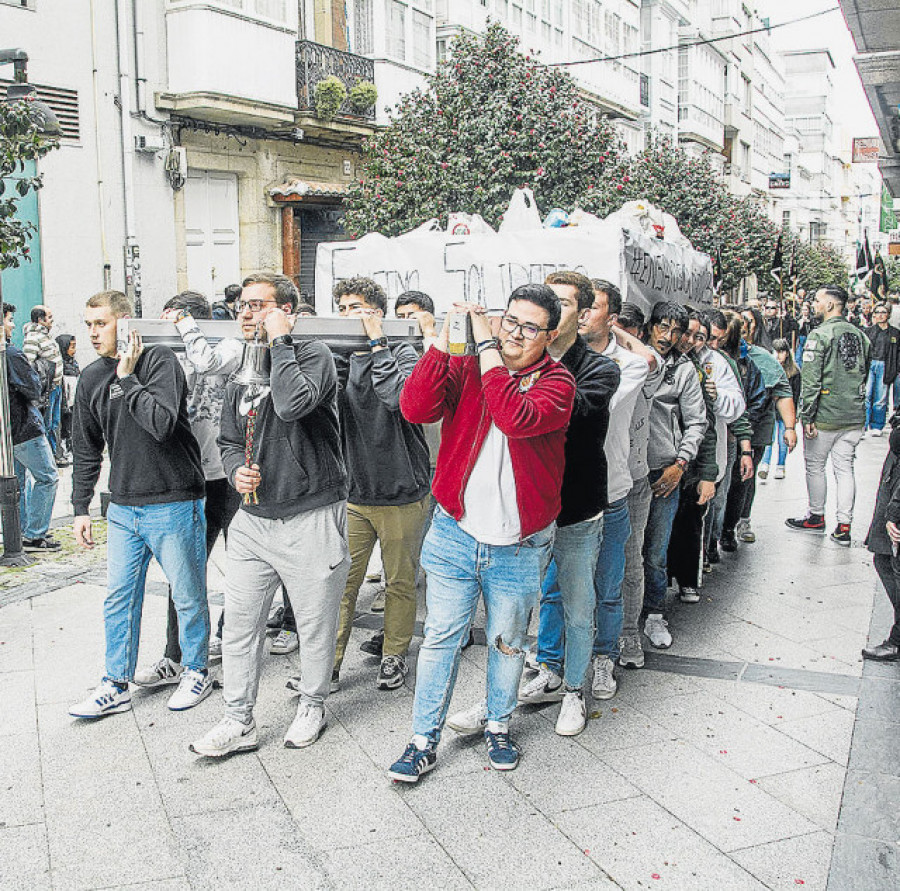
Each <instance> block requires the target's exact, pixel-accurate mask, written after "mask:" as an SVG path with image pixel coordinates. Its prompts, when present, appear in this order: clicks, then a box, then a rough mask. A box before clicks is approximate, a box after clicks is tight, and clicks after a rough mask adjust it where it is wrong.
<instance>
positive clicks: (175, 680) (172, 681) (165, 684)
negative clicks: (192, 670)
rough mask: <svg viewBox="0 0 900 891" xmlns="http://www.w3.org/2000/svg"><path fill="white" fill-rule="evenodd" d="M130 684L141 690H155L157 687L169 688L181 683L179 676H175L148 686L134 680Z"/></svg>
mask: <svg viewBox="0 0 900 891" xmlns="http://www.w3.org/2000/svg"><path fill="white" fill-rule="evenodd" d="M132 683H133V684H134V685H135V687H140V688H141V689H142V690H155V689H156V688H157V687H171V686H174V685H177V684H179V683H181V675H180V674H178V675H175V677H173V678H161V679H160V680H158V681H153V682H152V683H150V684H145V683H143V682H142V681H139V680H138V679H137V678H135V679H134V680H133V681H132Z"/></svg>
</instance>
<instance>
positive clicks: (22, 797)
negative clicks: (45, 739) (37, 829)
mask: <svg viewBox="0 0 900 891" xmlns="http://www.w3.org/2000/svg"><path fill="white" fill-rule="evenodd" d="M0 746H2V751H3V756H2V758H0V828H2V827H8V826H23V825H25V824H27V823H38V822H41V821H43V819H44V792H43V784H42V781H41V755H40V742H39V740H38V735H37V733H17V734H13V735H9V736H4V737H3V739H2V742H0Z"/></svg>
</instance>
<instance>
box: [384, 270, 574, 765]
mask: <svg viewBox="0 0 900 891" xmlns="http://www.w3.org/2000/svg"><path fill="white" fill-rule="evenodd" d="M560 311H561V310H560V303H559V299H558V298H557V296H556V295H555V294H554V293H553V291H552V290H551V289H550V288H549V287H547V286H546V285H524V286H522V287H521V288H517V289H516V290H515V291H513V293H512V295H511V297H510V299H509V303H508V305H507V308H506V312H505V314H504V316H503V318H502V319H501V322H500V336H499V337H498V338H494V337H493V335H492V333H491V328H490V324H489V322H488V319H487V317H486V316H485V315H484V308H483V307H480V306H475V305H473V304H458V305H456V306H455V307H454V313H465V314H468V315H469V317H470V319H471V322H472V333H473V335H474V339H475V342H476V352H477V355H475V356H450V354H449V349H448V344H449V337H448V332H449V329H450V327H451V325H450V322H451V320H452V318H453V315H452V314H451V315H450V316H448V319H447V321H446V322H445V324H444V327H443V329H442V330H441V334H440V337H439V338H438V340H437V342H436V343H435V344H434V345H433V346H432V347H431V348H430V349H429V350H428V351H427V352H426V353H425V355H424V356H423V358H422V359H421V360H420V361H419V363H418V364H417V365H416V367H415V369H414V371H413V373H412V374H411V375H410V377H409V379H408V380H407V382H406V385H405V387H404V388H403V393H402V394H401V397H400V409H401V411H402V412H403V415H404V416H405V417H406V419H407V420H409V421H412V422H413V423H416V424H429V423H434V422H436V421H443V430H442V434H441V447H440V451H439V453H438V460H437V468H436V471H435V476H434V483H433V486H432V492H433V494H434V497H435V499H436V500H437V502H438V503H437V507H436V508H435V514H434V521H433V523H432V525H431V529H430V530H429V532H428V535H427V536H426V538H425V542H424V545H423V547H422V559H421V563H422V568H423V569H424V570H425V572H426V574H427V579H428V588H427V593H426V603H427V606H428V618H427V620H426V623H425V640H424V642H423V644H422V647H421V649H420V650H419V659H418V669H417V677H416V697H415V704H414V707H413V738H412V741H411V742H410V743H409V745H408V746H407V747H406V750H405V751H404V753H403V754H402V755H401V757H400V758H399V759H398V760H397V761H396V762H394V764H393V765H391V768H390V771H389V773H390V776H391V777H392V778H393V779H396V780H402V781H403V782H408V783H415V782H416V781H417V780H418V779H419V777H420V776H421V775H422V774H424V773H427V772H428V771H429V770H431V769H432V768H433V767H434V766H435V764H436V762H437V752H436V750H437V744H438V741H439V739H440V735H441V730H442V728H443V726H444V721H445V720H446V717H447V708H448V706H449V704H450V697H451V696H452V694H453V686H454V684H455V681H456V673H457V669H458V667H459V656H460V651H461V649H462V646H463V644H464V643H465V641H466V640H467V639H468V635H469V628H470V626H471V623H472V618H473V616H474V615H475V610H476V608H477V606H478V599H479V597H480V596H482V595H483V596H484V602H485V608H486V612H487V629H486V630H487V638H488V664H487V714H486V718H487V720H486V724H485V731H484V737H485V742H486V744H487V750H488V758H489V760H490V763H491V766H493V767H494V768H495V769H496V770H511V769H513V768H514V767H516V765H517V764H518V761H519V750H518V748H517V747H516V745H515V743H514V742H513V741H512V740H511V739H510V735H509V729H508V728H509V717H510V715H511V714H512V711H513V709H514V708H515V707H516V700H517V692H518V685H519V680H520V678H521V676H522V667H523V664H524V659H525V651H524V644H525V634H526V630H527V626H528V616H529V613H530V611H531V610H532V608H533V607H534V605H535V604H536V603H537V601H538V597H539V595H540V591H541V582H542V579H543V575H544V572H545V571H546V569H547V566H548V564H549V562H550V556H551V548H552V545H553V536H554V531H555V520H556V517H557V516H558V514H559V512H560V488H561V485H562V477H563V468H564V460H565V459H564V448H565V441H566V428H567V427H568V423H569V417H570V415H571V413H572V404H573V401H574V397H575V381H574V379H573V378H572V375H571V374H570V373H569V372H568V371H567V370H566V368H565V367H564V366H563V365H562V364H561V363H558V362H555V361H554V360H553V359H551V358H550V356H549V355H548V354H547V347H548V346H549V344H550V343H552V342H553V340H554V339H555V337H556V335H557V326H558V325H559V318H560Z"/></svg>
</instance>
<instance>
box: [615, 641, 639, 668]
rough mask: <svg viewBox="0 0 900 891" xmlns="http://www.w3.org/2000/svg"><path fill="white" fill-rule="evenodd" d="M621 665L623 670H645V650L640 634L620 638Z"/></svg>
mask: <svg viewBox="0 0 900 891" xmlns="http://www.w3.org/2000/svg"><path fill="white" fill-rule="evenodd" d="M619 665H621V666H622V667H623V668H643V667H644V648H643V647H642V646H641V636H640V634H625V635H623V636H622V637H620V638H619Z"/></svg>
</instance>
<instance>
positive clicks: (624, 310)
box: [619, 303, 646, 331]
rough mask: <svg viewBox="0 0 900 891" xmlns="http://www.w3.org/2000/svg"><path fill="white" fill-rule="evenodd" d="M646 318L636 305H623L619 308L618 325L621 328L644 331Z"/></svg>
mask: <svg viewBox="0 0 900 891" xmlns="http://www.w3.org/2000/svg"><path fill="white" fill-rule="evenodd" d="M645 322H646V317H645V316H644V311H643V310H642V309H641V308H640V307H639V306H638V305H637V304H636V303H623V304H622V305H621V306H620V307H619V324H620V325H621V326H622V327H623V328H637V329H638V331H643V330H644V324H645Z"/></svg>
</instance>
